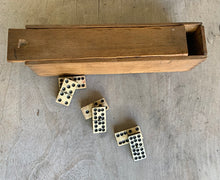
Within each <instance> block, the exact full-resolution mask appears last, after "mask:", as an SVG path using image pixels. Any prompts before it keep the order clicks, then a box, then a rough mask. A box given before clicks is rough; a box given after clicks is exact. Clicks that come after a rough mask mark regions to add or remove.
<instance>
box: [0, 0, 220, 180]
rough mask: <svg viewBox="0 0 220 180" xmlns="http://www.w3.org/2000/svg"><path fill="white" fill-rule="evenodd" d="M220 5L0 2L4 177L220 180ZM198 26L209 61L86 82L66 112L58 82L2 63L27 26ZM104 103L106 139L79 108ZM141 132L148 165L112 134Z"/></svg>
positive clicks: (202, 0)
mask: <svg viewBox="0 0 220 180" xmlns="http://www.w3.org/2000/svg"><path fill="white" fill-rule="evenodd" d="M219 20H220V1H219V0H210V1H207V0H194V1H192V0H146V1H144V0H81V1H80V0H17V1H15V0H0V55H1V58H0V179H7V180H8V179H10V180H11V179H61V180H67V179H106V180H108V179H131V180H133V179H141V178H142V179H150V180H151V179H155V180H157V179H163V180H164V179H168V180H176V179H187V180H194V179H195V180H197V179H202V180H210V179H211V180H219V179H220V26H219V24H220V21H219ZM186 21H201V22H203V23H204V26H205V30H206V39H207V46H208V59H207V61H206V62H204V63H202V64H200V65H199V66H197V67H196V68H195V69H193V70H191V71H189V72H182V73H155V74H136V75H131V74H129V75H100V76H88V77H87V80H88V89H86V90H82V91H78V92H77V93H76V94H75V97H74V99H73V102H72V104H71V105H70V107H68V108H65V107H63V106H60V105H59V104H56V103H55V98H56V93H57V91H58V85H57V78H56V77H38V76H37V75H35V74H34V73H33V72H32V71H31V70H30V69H28V68H27V67H25V66H24V64H22V63H21V64H9V63H7V62H6V54H7V31H8V28H24V26H25V25H26V24H114V23H158V22H186ZM102 96H104V97H105V98H106V99H107V101H108V103H109V105H110V110H109V111H108V112H107V117H108V119H107V123H108V133H106V134H104V135H93V134H92V128H91V122H90V121H85V120H84V119H83V116H82V114H81V111H80V107H81V106H82V105H86V104H87V103H89V102H91V101H93V100H96V99H98V98H100V97H102ZM135 124H138V125H139V126H140V127H141V128H142V132H143V136H144V143H145V148H146V151H147V154H148V158H147V159H146V160H143V161H140V162H133V160H132V157H131V154H130V150H129V146H123V147H117V145H116V141H115V139H114V131H115V130H121V129H124V128H128V127H131V126H133V125H135Z"/></svg>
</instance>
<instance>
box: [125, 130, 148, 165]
mask: <svg viewBox="0 0 220 180" xmlns="http://www.w3.org/2000/svg"><path fill="white" fill-rule="evenodd" d="M128 140H129V144H130V148H131V153H132V157H133V159H134V161H140V160H142V159H145V158H146V152H145V148H144V142H143V137H142V134H141V133H137V134H133V135H131V136H129V137H128Z"/></svg>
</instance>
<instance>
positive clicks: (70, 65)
mask: <svg viewBox="0 0 220 180" xmlns="http://www.w3.org/2000/svg"><path fill="white" fill-rule="evenodd" d="M205 58H206V56H194V57H192V56H186V57H172V56H171V57H149V58H129V59H119V60H115V59H109V60H108V61H103V60H90V61H89V60H84V61H83V60H81V61H78V62H76V61H62V62H60V61H44V62H38V61H28V62H26V63H25V64H26V65H27V66H28V67H30V68H31V69H32V70H33V71H34V72H35V73H36V74H38V75H40V76H57V75H63V74H87V75H89V74H90V75H91V74H93V75H94V74H129V73H152V72H177V71H188V70H190V69H192V68H193V67H195V66H196V65H198V64H199V63H201V62H203V61H204V60H205Z"/></svg>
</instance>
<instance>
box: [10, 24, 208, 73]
mask: <svg viewBox="0 0 220 180" xmlns="http://www.w3.org/2000/svg"><path fill="white" fill-rule="evenodd" d="M182 27H183V28H182ZM28 30H29V31H28ZM30 30H33V31H30ZM45 30H46V31H45ZM41 31H42V32H44V35H45V32H47V36H45V38H43V37H42V34H39V36H38V35H37V33H40V32H41ZM173 31H174V32H173ZM21 32H22V33H20V31H19V30H15V31H14V30H9V41H8V62H25V65H27V66H28V67H30V68H31V69H32V70H33V71H34V72H35V73H36V74H38V75H40V76H57V75H68V74H125V73H152V72H177V71H188V70H190V69H192V68H193V67H195V66H196V65H198V64H199V63H201V62H202V61H204V60H205V59H206V58H207V49H206V41H205V33H204V27H203V25H202V23H171V24H146V25H94V26H91V25H90V26H53V25H52V26H40V25H29V26H26V30H22V31H21ZM26 32H29V34H28V35H27V33H26ZM50 32H51V33H50ZM83 32H86V33H88V32H89V33H90V34H92V33H94V32H95V33H94V34H92V35H91V36H89V35H88V37H87V35H86V33H85V35H83V34H82V33H83ZM97 32H98V33H97ZM34 33H35V34H34ZM53 33H54V38H53V36H52V38H50V39H47V37H49V36H50V34H53ZM55 33H56V36H57V37H55ZM67 33H72V34H77V33H79V34H81V35H82V36H81V37H80V36H75V37H74V38H75V39H74V38H73V39H71V37H70V35H72V34H70V35H69V37H70V38H68V36H67V35H66V34H67ZM114 33H115V34H114ZM142 33H143V34H142ZM131 34H134V35H133V36H132V35H131ZM116 35H117V36H116ZM83 36H84V38H83ZM127 37H128V38H127ZM142 37H143V38H142ZM65 38H66V39H65ZM67 38H68V39H67ZM129 38H130V39H129ZM21 39H22V40H23V39H24V42H27V44H25V43H24V47H18V42H19V41H20V40H21ZM143 39H144V40H146V39H147V41H143ZM52 42H53V43H52ZM75 42H77V43H78V44H77V46H75V44H74V43H75ZM37 43H38V44H39V45H38V44H37ZM62 43H63V44H62ZM56 44H58V45H56ZM93 44H94V46H95V48H94V49H95V51H94V49H93V48H91V47H92V45H93ZM63 45H64V46H63ZM103 46H106V48H105V49H103ZM115 46H116V47H118V48H115ZM40 47H42V49H40ZM47 47H48V48H47ZM88 47H89V48H88ZM97 47H98V48H97ZM136 47H137V48H136ZM58 48H59V49H58ZM71 48H72V49H73V51H71ZM74 48H75V49H74ZM76 48H77V49H76ZM120 48H121V49H120ZM126 50H127V51H126ZM66 52H68V53H66Z"/></svg>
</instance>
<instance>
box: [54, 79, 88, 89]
mask: <svg viewBox="0 0 220 180" xmlns="http://www.w3.org/2000/svg"><path fill="white" fill-rule="evenodd" d="M65 78H67V79H69V80H72V81H75V82H77V87H76V89H85V88H86V77H85V76H68V77H59V78H58V85H59V87H61V86H62V84H63V81H64V79H65Z"/></svg>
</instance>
